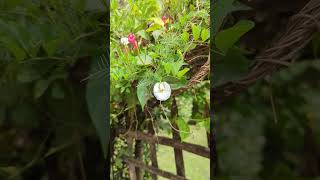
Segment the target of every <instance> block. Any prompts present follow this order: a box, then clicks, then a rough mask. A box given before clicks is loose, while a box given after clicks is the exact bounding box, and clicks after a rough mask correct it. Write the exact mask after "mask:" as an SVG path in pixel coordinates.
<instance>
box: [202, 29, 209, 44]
mask: <svg viewBox="0 0 320 180" xmlns="http://www.w3.org/2000/svg"><path fill="white" fill-rule="evenodd" d="M209 37H210V32H209V30H208V29H202V31H201V39H202V41H203V42H205V41H206V40H207V39H209Z"/></svg>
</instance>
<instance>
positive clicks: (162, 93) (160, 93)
mask: <svg viewBox="0 0 320 180" xmlns="http://www.w3.org/2000/svg"><path fill="white" fill-rule="evenodd" d="M153 94H154V96H155V97H156V98H157V100H159V101H165V100H167V99H169V98H170V96H171V87H170V85H169V84H168V83H167V82H160V83H156V84H155V85H154V86H153Z"/></svg>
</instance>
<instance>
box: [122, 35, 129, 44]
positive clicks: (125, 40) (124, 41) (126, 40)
mask: <svg viewBox="0 0 320 180" xmlns="http://www.w3.org/2000/svg"><path fill="white" fill-rule="evenodd" d="M120 42H121V44H123V45H128V44H129V40H128V38H126V37H123V38H121V39H120Z"/></svg>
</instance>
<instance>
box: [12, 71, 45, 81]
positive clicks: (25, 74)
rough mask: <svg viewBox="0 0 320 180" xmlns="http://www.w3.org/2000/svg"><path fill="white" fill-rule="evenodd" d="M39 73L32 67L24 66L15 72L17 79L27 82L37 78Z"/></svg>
mask: <svg viewBox="0 0 320 180" xmlns="http://www.w3.org/2000/svg"><path fill="white" fill-rule="evenodd" d="M40 77H41V75H40V74H39V73H38V72H37V71H36V70H34V69H31V68H28V67H24V68H23V69H22V71H21V72H19V73H18V74H17V80H18V81H19V82H21V83H29V82H33V81H35V80H37V79H39V78H40Z"/></svg>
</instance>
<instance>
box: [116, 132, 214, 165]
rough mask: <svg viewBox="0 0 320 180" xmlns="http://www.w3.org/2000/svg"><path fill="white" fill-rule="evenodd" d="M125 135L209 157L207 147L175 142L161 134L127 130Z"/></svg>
mask: <svg viewBox="0 0 320 180" xmlns="http://www.w3.org/2000/svg"><path fill="white" fill-rule="evenodd" d="M126 132H127V130H125V129H122V130H118V133H126ZM125 136H131V137H134V138H136V139H141V140H144V141H148V142H149V143H158V144H162V145H166V146H170V147H174V148H178V149H182V150H184V151H188V152H191V153H193V154H197V155H199V156H202V157H205V158H209V159H210V149H209V148H208V147H204V146H200V145H197V144H191V143H187V142H176V141H174V140H173V139H170V138H167V137H163V136H158V137H157V136H153V135H151V134H147V133H143V132H134V131H128V132H127V134H126V135H125Z"/></svg>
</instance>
